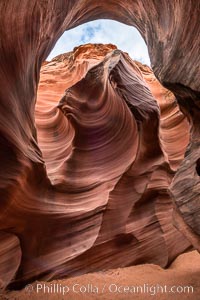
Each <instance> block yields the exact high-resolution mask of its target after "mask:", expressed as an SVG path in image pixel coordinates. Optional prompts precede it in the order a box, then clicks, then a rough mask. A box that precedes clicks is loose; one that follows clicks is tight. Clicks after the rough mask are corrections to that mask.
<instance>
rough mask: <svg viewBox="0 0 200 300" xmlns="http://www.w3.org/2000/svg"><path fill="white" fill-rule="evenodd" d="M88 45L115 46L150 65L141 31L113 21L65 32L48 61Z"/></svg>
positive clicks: (92, 23)
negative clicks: (109, 44)
mask: <svg viewBox="0 0 200 300" xmlns="http://www.w3.org/2000/svg"><path fill="white" fill-rule="evenodd" d="M87 43H103V44H108V43H111V44H114V45H116V46H117V47H118V48H119V49H120V50H122V51H124V52H128V54H129V55H130V56H131V58H133V59H135V60H138V61H140V62H141V63H144V64H147V65H150V59H149V55H148V50H147V46H146V44H145V42H144V40H143V38H142V37H141V35H140V33H139V31H138V30H137V29H136V28H135V27H133V26H128V25H125V24H123V23H120V22H117V21H112V20H97V21H92V22H88V23H85V24H82V25H80V26H77V27H75V28H73V29H71V30H68V31H66V32H64V34H63V35H62V36H61V37H60V39H59V40H58V41H57V43H56V45H55V47H54V48H53V50H52V51H51V53H50V55H49V57H48V60H51V59H52V58H53V57H55V56H57V55H59V54H62V53H65V52H69V51H72V50H73V48H74V47H77V46H79V45H82V44H87Z"/></svg>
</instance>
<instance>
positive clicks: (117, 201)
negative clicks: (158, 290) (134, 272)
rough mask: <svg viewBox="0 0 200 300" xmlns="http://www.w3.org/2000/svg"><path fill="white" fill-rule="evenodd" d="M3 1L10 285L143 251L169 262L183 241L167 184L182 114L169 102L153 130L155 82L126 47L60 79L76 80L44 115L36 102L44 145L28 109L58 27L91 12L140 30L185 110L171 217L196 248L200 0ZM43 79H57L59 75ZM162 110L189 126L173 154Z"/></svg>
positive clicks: (3, 226)
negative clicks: (187, 142)
mask: <svg viewBox="0 0 200 300" xmlns="http://www.w3.org/2000/svg"><path fill="white" fill-rule="evenodd" d="M0 11H1V14H0V37H1V39H0V57H1V60H0V86H1V88H0V115H1V118H0V120H1V122H0V132H1V137H0V141H1V148H0V154H1V163H0V166H1V169H0V196H1V204H0V205H1V215H0V230H1V231H2V232H4V233H5V234H8V235H9V238H8V240H10V246H5V243H4V241H5V239H4V237H2V238H1V249H3V248H4V247H5V249H9V250H8V251H10V252H11V253H12V255H13V253H14V252H13V251H14V250H13V248H14V247H15V249H16V250H15V251H16V254H17V255H16V261H15V262H14V263H13V264H12V267H11V270H10V271H8V269H7V268H6V267H5V265H4V264H5V262H6V261H7V257H8V254H7V253H6V254H5V253H4V252H3V253H4V254H3V256H2V260H1V261H2V262H3V263H2V264H1V265H0V267H1V271H0V274H3V277H4V278H2V282H3V284H4V285H5V284H7V282H8V281H9V280H10V278H11V277H13V276H14V274H15V270H16V269H17V266H18V265H19V268H18V271H17V274H16V279H15V286H16V285H17V284H23V283H26V282H27V281H29V280H32V279H34V278H39V277H41V278H43V279H45V278H46V279H49V278H54V277H59V276H65V275H70V274H76V273H81V272H87V271H91V270H99V269H102V268H105V267H108V268H109V267H115V266H123V265H128V264H134V263H138V262H141V261H144V262H155V263H158V264H160V265H162V266H166V265H167V263H168V262H169V261H170V260H171V259H173V257H175V256H176V255H177V254H178V253H180V252H182V251H184V250H185V249H186V248H187V247H188V246H189V243H188V242H186V240H184V238H183V237H182V235H181V234H180V233H178V232H177V231H176V230H175V229H174V227H173V226H172V219H171V212H172V205H171V199H170V196H169V195H168V190H167V188H168V187H169V183H170V181H171V178H172V176H173V172H172V169H173V170H175V169H176V167H177V165H178V163H179V157H180V158H181V156H183V152H184V144H185V139H184V136H183V135H184V132H185V128H186V127H187V124H186V122H185V120H184V118H183V117H182V115H179V114H180V113H179V112H178V110H177V107H174V112H175V113H176V115H177V118H176V116H175V117H174V119H173V116H172V111H173V108H172V107H171V108H167V110H170V113H169V114H168V113H167V110H166V111H165V109H164V111H165V113H164V112H163V122H162V115H161V128H160V130H159V109H158V105H157V103H156V101H155V100H154V98H153V96H152V94H151V92H150V90H149V89H148V88H147V85H149V87H150V89H151V90H152V93H153V95H154V92H153V90H154V88H153V86H152V87H151V86H150V84H149V82H148V80H147V79H146V82H147V83H145V81H144V79H143V76H142V74H141V72H140V70H139V68H138V66H137V65H134V64H132V63H130V62H128V61H127V56H126V55H123V54H121V53H120V52H118V51H115V52H114V53H110V54H108V56H106V58H105V60H104V59H103V57H102V63H99V64H97V65H95V62H94V65H93V62H91V64H90V67H91V70H88V66H87V65H85V66H84V67H83V66H82V67H81V71H80V74H79V76H80V77H79V78H77V75H76V76H75V77H76V78H74V79H73V78H72V81H71V83H70V84H69V86H67V85H66V86H65V89H66V88H69V87H71V88H70V89H68V90H67V92H66V95H65V96H64V97H63V98H62V101H61V102H60V104H59V109H56V108H55V107H54V106H53V105H52V104H53V103H52V102H53V101H54V100H53V98H54V97H53V96H52V97H50V98H49V100H48V101H49V107H46V105H47V101H46V103H45V107H44V109H45V108H46V110H47V113H48V118H47V119H46V121H45V120H44V119H43V113H44V110H42V109H41V110H40V109H38V108H37V111H36V115H37V117H36V122H37V127H38V141H39V145H40V147H41V149H42V152H43V153H42V152H41V150H40V147H39V146H38V141H37V131H36V128H35V119H34V113H35V100H36V93H37V86H38V83H39V73H40V67H41V64H42V62H43V61H44V60H45V59H46V57H47V56H48V54H49V52H50V51H51V49H52V47H53V45H54V44H55V42H56V40H57V39H58V38H59V36H61V34H62V33H63V32H64V31H65V30H67V29H69V28H72V27H75V26H77V25H79V24H82V23H84V22H86V21H89V20H93V19H98V18H111V19H115V20H118V21H121V22H124V23H126V24H129V25H133V26H136V27H137V28H138V29H139V31H140V33H141V34H142V36H143V37H144V39H145V41H146V43H147V46H148V50H149V54H150V59H151V63H152V68H153V71H154V73H155V75H156V76H157V78H158V79H159V80H160V81H161V82H162V83H163V84H164V85H165V86H166V87H168V88H169V89H171V90H172V91H173V92H174V94H175V96H176V98H177V100H178V103H179V105H180V107H181V110H182V111H183V112H184V113H185V114H186V115H187V116H188V119H189V120H190V123H191V128H192V129H191V138H190V145H189V147H188V148H187V152H186V155H185V159H184V161H183V162H182V164H181V167H180V168H179V170H178V172H177V173H176V175H175V177H174V180H173V186H172V192H173V196H174V201H175V204H176V209H175V212H176V216H175V218H174V219H175V221H176V226H177V227H178V228H179V229H180V230H181V231H182V232H183V233H184V234H185V235H186V236H187V238H189V239H190V241H191V242H192V243H193V244H194V245H195V246H196V247H197V248H198V249H200V246H199V235H200V221H199V220H200V218H199V214H200V209H199V208H200V206H199V201H198V198H199V192H198V190H199V173H198V171H197V170H198V168H197V162H198V159H199V156H200V153H199V97H200V93H199V91H200V88H199V73H200V63H199V59H198V58H199V30H200V23H199V2H198V1H196V0H181V1H165V0H161V1H157V2H155V1H147V0H138V1H137V0H136V1H131V0H127V1H121V0H120V1H111V0H107V1H102V2H101V5H99V1H96V0H87V1H85V0H84V1H83V0H80V1H76V0H75V1H70V0H69V1H67V0H58V1H53V2H52V1H48V0H47V1H38V0H33V1H27V0H20V1H18V0H2V1H1V2H0ZM109 55H110V56H109ZM54 63H55V64H56V62H54ZM92 65H93V68H92ZM104 66H105V68H104ZM45 67H47V65H46V66H44V68H45ZM75 67H76V66H75ZM109 67H110V69H109ZM59 71H60V70H59V69H58V72H59ZM60 72H61V71H60ZM144 77H145V75H144ZM77 79H78V80H77ZM49 80H50V83H51V84H52V85H53V82H52V80H53V81H55V78H50V79H49ZM73 80H75V81H73ZM76 80H77V81H76ZM67 81H68V79H67ZM72 84H74V85H73V86H71V85H72ZM49 91H50V90H49ZM59 93H63V91H62V92H61V90H60V88H59V87H57V91H55V94H57V95H58V94H59ZM94 94H95V98H94V97H93V95H94ZM80 95H81V97H80ZM47 96H49V93H48V94H47ZM155 98H156V97H155ZM57 100H59V99H55V101H56V102H57ZM158 101H159V100H158ZM160 101H162V99H161V100H160ZM171 102H174V100H172V98H171V96H170V103H171ZM54 103H55V102H54ZM38 105H39V103H38ZM115 107H116V108H115ZM117 107H118V109H117ZM41 108H42V107H41ZM49 108H51V109H52V112H50V111H49ZM161 112H162V105H161ZM165 114H166V115H167V116H168V115H169V117H167V119H166V122H165V120H164V119H165V117H164V115H165ZM178 115H179V116H180V117H178ZM47 120H48V122H47ZM116 120H117V121H116ZM168 120H169V123H170V122H171V121H170V120H172V121H173V122H175V124H173V122H172V124H173V125H175V126H177V128H180V129H182V125H180V124H185V125H184V131H183V132H181V135H182V136H181V137H180V140H179V143H177V144H179V146H178V147H177V149H176V152H174V149H173V148H171V145H173V143H174V145H176V134H175V130H174V129H173V127H172V130H171V132H172V133H173V139H172V140H170V141H169V135H168V133H165V132H164V131H165V130H164V129H165V128H168V124H167V123H168ZM176 120H177V121H176ZM46 122H47V123H48V125H47V123H46ZM170 124H171V123H170ZM177 124H178V125H177ZM165 126H166V127H165ZM42 127H43V129H42ZM46 127H49V130H48V134H47V136H46V140H45V135H44V133H45V131H47V130H46V129H45V128H46ZM55 128H56V129H57V130H55ZM158 132H159V133H160V134H158ZM52 135H53V138H52ZM122 137H123V140H122ZM186 139H187V134H186ZM177 140H178V139H177ZM55 141H56V143H55ZM103 141H104V142H103ZM133 141H135V143H133ZM180 145H183V149H182V150H183V152H181V148H182V146H180ZM47 147H49V149H48V148H47ZM122 151H123V153H122ZM81 157H82V158H81ZM102 161H103V162H104V164H103V165H102V163H101V162H102ZM91 165H92V167H91ZM170 167H171V168H172V169H171V170H170ZM86 175H87V176H86ZM77 176H78V177H77ZM122 195H123V201H122ZM77 196H78V197H77ZM131 199H132V200H131ZM109 220H110V221H109ZM115 221H116V223H117V224H116V223H115ZM172 236H173V239H171V237H172ZM18 240H19V241H20V249H19V244H18ZM103 241H105V242H104V243H103ZM123 241H124V243H122V242H123ZM2 245H3V246H2ZM177 245H178V248H177ZM20 253H22V257H21V260H20ZM161 253H162V255H161ZM88 255H90V260H89V261H90V265H89V266H86V265H88V264H87V259H88ZM124 257H126V258H127V260H126V261H125V260H124ZM2 270H3V271H2ZM5 270H7V271H5Z"/></svg>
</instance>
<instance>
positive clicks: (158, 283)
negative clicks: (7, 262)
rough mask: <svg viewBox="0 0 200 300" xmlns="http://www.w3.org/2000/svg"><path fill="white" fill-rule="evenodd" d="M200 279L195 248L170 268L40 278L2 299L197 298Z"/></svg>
mask: <svg viewBox="0 0 200 300" xmlns="http://www.w3.org/2000/svg"><path fill="white" fill-rule="evenodd" d="M199 278H200V255H199V254H198V252H197V251H192V252H188V253H185V254H182V255H180V256H179V257H178V258H177V259H176V260H175V261H174V262H173V263H172V264H171V266H170V267H169V268H168V269H166V270H164V269H162V268H160V267H159V266H157V265H153V264H145V265H138V266H133V267H128V268H124V269H115V270H109V271H105V272H99V273H93V274H86V275H83V276H79V277H74V278H70V279H63V280H56V281H51V282H38V281H37V282H34V283H33V284H32V285H28V286H26V288H24V289H23V290H21V291H12V292H6V293H4V294H2V295H1V296H0V299H1V300H6V299H9V300H14V299H15V300H18V299H20V300H26V299H29V300H47V299H48V300H49V299H50V300H57V299H59V300H60V299H70V300H82V299H83V300H84V299H87V300H90V299H91V300H94V299H95V300H96V299H101V300H103V299H104V300H113V299H115V300H126V299H127V300H128V299H137V300H138V299H142V300H143V299H144V300H146V299H159V300H166V299H167V300H171V299H174V300H179V299H181V300H184V299H191V300H193V299H195V300H197V299H199V296H200V281H199ZM137 289H138V290H137ZM134 290H135V293H134Z"/></svg>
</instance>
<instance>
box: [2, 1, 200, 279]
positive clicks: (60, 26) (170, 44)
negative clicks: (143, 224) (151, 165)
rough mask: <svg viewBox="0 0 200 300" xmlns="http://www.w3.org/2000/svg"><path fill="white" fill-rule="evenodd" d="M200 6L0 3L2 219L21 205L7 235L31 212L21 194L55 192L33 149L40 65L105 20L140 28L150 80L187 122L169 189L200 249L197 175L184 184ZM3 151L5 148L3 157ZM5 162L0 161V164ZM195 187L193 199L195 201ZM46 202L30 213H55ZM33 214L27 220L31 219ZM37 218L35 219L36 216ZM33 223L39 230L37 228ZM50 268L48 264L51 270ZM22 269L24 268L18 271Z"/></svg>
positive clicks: (190, 163)
mask: <svg viewBox="0 0 200 300" xmlns="http://www.w3.org/2000/svg"><path fill="white" fill-rule="evenodd" d="M199 5H200V4H199V2H198V1H196V0H190V1H188V0H181V1H175V0H174V1H164V0H162V1H147V0H138V1H131V0H129V1H126V3H125V2H124V1H115V0H110V1H108V0H107V1H105V2H104V1H101V4H100V3H99V1H96V0H87V1H86V0H75V1H67V0H55V1H54V0H42V1H39V0H38V1H36V0H33V1H28V0H21V1H16V0H9V1H1V3H0V11H1V19H0V37H1V40H0V57H1V60H0V85H1V89H0V103H1V106H0V111H1V123H0V131H1V133H2V135H3V137H6V139H7V140H8V144H9V145H11V147H13V149H15V152H14V153H13V154H12V155H11V159H10V161H9V165H10V168H11V169H12V173H8V174H5V171H4V170H3V169H2V170H1V171H0V183H1V191H0V193H1V195H2V198H3V199H4V201H3V203H1V206H2V212H3V215H2V216H1V217H2V220H4V219H5V216H7V215H8V216H9V213H11V210H12V209H13V206H12V205H14V204H15V205H16V207H18V208H19V209H18V210H16V211H15V212H12V213H11V216H12V217H11V223H10V227H9V230H8V229H7V228H6V230H8V231H9V232H10V233H15V232H13V231H14V229H13V227H12V226H13V224H12V220H13V219H14V216H16V215H17V218H19V219H20V216H23V212H28V210H29V209H30V208H31V205H32V204H30V203H29V202H27V203H26V201H25V203H24V202H21V201H20V199H21V198H22V197H23V196H24V194H26V195H27V194H28V195H29V196H30V194H31V193H33V191H34V189H37V186H40V185H41V182H42V183H44V184H45V185H46V186H47V187H49V190H46V191H39V193H40V197H42V196H46V195H47V194H48V192H49V191H50V190H51V189H52V187H51V185H50V182H49V179H48V178H47V177H46V171H45V168H44V164H43V160H42V156H41V152H40V149H39V148H38V146H37V142H36V130H35V122H34V109H35V99H36V93H37V86H38V82H39V72H40V67H41V64H42V62H43V61H44V60H45V58H46V57H47V56H48V54H49V53H50V51H51V49H52V47H53V46H54V44H55V43H56V41H57V39H58V38H59V37H60V36H61V34H62V33H63V32H64V31H65V30H67V29H69V28H72V27H75V26H77V25H80V24H82V23H84V22H87V21H91V20H95V19H98V18H101V19H102V18H108V19H114V20H117V21H120V22H123V23H126V24H128V25H133V26H135V27H136V28H137V29H138V30H139V32H140V33H141V35H142V36H143V38H144V40H145V41H146V43H147V47H148V50H149V55H150V60H151V63H152V68H153V71H154V73H155V75H156V76H157V78H158V79H159V80H160V81H161V83H162V84H163V85H165V86H166V87H168V88H169V89H171V90H172V91H173V92H174V94H175V95H176V97H177V99H178V102H179V105H180V107H181V109H182V110H183V111H184V113H185V114H186V115H187V116H188V118H189V119H190V122H191V126H192V130H191V141H190V146H189V147H188V151H187V153H186V158H185V160H184V162H183V163H182V166H181V168H180V169H179V171H178V172H177V174H176V176H175V179H174V182H173V187H172V191H173V194H174V195H175V202H176V205H177V209H176V214H177V215H176V220H177V227H180V230H182V231H183V232H184V234H185V235H186V236H187V238H188V239H190V240H191V241H192V243H193V244H194V245H195V246H196V247H197V248H198V247H199V237H198V235H199V234H200V221H199V220H200V218H199V203H198V202H197V200H196V199H198V197H199V193H198V189H199V176H196V177H195V180H193V179H192V180H188V178H190V177H191V174H193V172H194V171H195V168H196V161H197V159H198V158H199V156H200V150H199V137H198V136H199V124H198V123H199V121H198V120H199V103H198V100H199V97H200V95H199V73H200V63H199V60H198V57H199V32H200V23H199ZM9 147H10V146H9ZM6 151H7V150H6V149H4V148H3V153H5V156H6ZM16 157H17V159H16ZM24 158H26V159H24ZM4 159H5V158H4V156H2V160H4ZM22 160H23V164H21V161H22ZM30 170H32V171H31V172H30ZM38 174H39V175H38ZM33 178H34V180H33ZM186 181H187V184H185V183H186ZM13 182H14V183H15V184H14V185H13ZM24 182H26V184H27V185H26V190H24V191H23V193H21V194H20V191H19V189H18V187H19V186H22V185H23V184H24ZM31 182H32V183H31ZM185 188H186V189H187V193H186V192H185ZM194 189H195V195H196V197H197V198H194ZM18 193H19V195H18ZM42 193H43V194H42ZM17 196H19V197H17ZM186 197H187V199H186ZM13 203H14V204H13ZM51 205H52V204H50V203H48V202H47V203H46V204H45V209H44V208H43V206H42V205H41V203H38V206H37V208H36V207H35V204H34V209H36V211H38V212H39V214H42V213H43V214H44V215H45V213H46V211H49V212H50V211H51V210H52V207H51ZM14 207H15V206H14ZM32 217H33V216H30V219H31V218H32ZM37 218H38V219H39V218H40V217H39V215H38V217H37ZM179 224H180V225H179ZM183 224H184V225H183ZM0 226H1V227H0V229H1V230H4V229H5V228H4V223H3V222H2V223H1V225H0ZM35 226H36V227H37V224H36V225H35ZM38 226H39V225H38ZM40 226H41V225H40ZM40 226H39V227H40ZM43 226H45V225H44V224H43ZM39 227H38V230H39ZM19 228H20V229H19V232H18V237H20V234H21V231H22V230H24V228H25V231H26V230H27V234H29V235H31V234H32V233H33V232H32V231H31V229H30V228H27V229H26V224H25V222H24V221H23V219H21V221H20V226H19ZM36 229H37V228H34V229H32V230H36ZM47 232H48V230H47ZM31 243H32V244H35V243H37V240H34V239H32V241H31ZM44 243H45V241H44ZM22 246H23V245H22ZM28 255H31V253H28ZM25 256H26V255H25ZM26 259H27V257H26V258H25V260H26ZM40 259H41V261H40V262H39V261H37V263H38V264H41V265H42V257H41V258H40ZM30 264H32V262H30ZM29 267H30V269H31V272H32V274H29V275H28V277H29V278H32V277H33V276H34V270H35V269H34V268H35V267H32V266H29ZM53 267H54V266H53V265H52V266H51V268H52V269H53ZM20 272H21V270H19V274H20Z"/></svg>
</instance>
